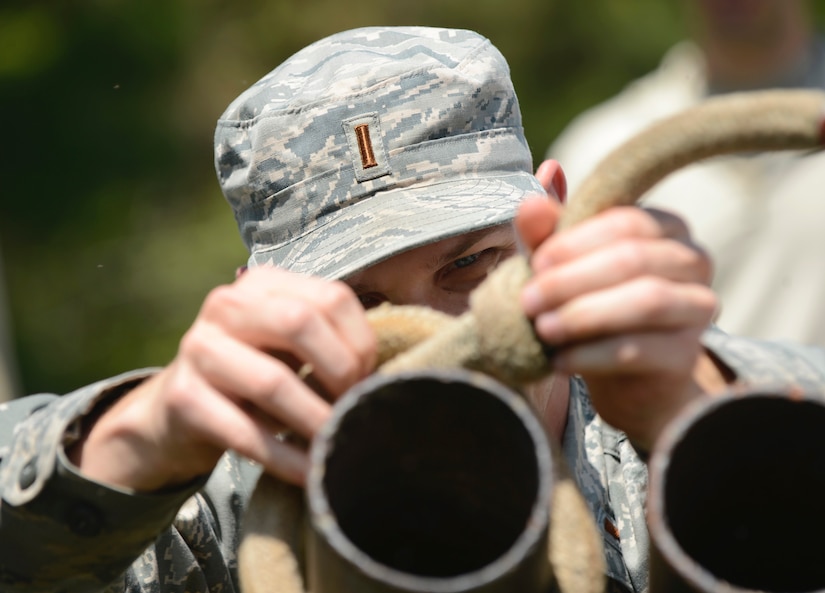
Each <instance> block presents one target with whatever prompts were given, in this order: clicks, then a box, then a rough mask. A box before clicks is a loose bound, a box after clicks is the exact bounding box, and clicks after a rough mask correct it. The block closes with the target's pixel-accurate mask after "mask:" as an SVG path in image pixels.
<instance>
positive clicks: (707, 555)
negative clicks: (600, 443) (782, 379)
mask: <svg viewBox="0 0 825 593" xmlns="http://www.w3.org/2000/svg"><path fill="white" fill-rule="evenodd" d="M823 426H825V407H823V406H822V405H819V404H815V403H813V402H811V401H805V400H794V399H789V398H785V397H749V398H741V399H735V400H732V401H731V402H729V403H728V404H725V405H722V406H720V407H718V408H717V409H716V410H715V411H714V412H713V413H712V414H708V415H706V416H704V417H702V418H700V419H699V421H697V422H696V423H695V424H694V425H693V426H691V427H690V428H689V430H688V431H687V432H686V434H685V435H684V437H683V438H682V440H681V441H680V442H679V443H678V444H677V445H676V446H675V447H674V449H673V452H672V455H671V458H670V462H669V466H668V470H667V478H666V482H665V490H664V502H665V504H664V508H665V509H666V515H667V516H666V521H667V523H668V524H669V526H670V529H671V531H672V534H673V536H674V538H675V540H676V541H677V542H679V544H680V545H681V547H682V548H683V550H684V551H685V553H687V555H688V556H690V557H691V558H692V559H693V560H695V561H696V562H697V563H698V564H699V565H700V566H702V567H703V568H704V569H705V570H707V571H708V572H709V573H711V574H712V575H713V576H714V577H716V578H717V579H720V580H723V581H727V582H729V583H730V584H732V585H734V586H738V587H742V588H747V589H755V590H764V591H776V592H779V591H785V592H803V591H816V590H822V589H825V562H823V558H825V538H823V533H825V514H823V513H822V510H821V504H822V500H823V499H822V496H823V492H825V432H823V430H822V427H823Z"/></svg>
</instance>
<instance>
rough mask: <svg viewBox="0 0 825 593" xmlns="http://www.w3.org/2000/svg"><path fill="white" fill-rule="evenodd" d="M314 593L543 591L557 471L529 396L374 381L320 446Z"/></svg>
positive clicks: (340, 405)
mask: <svg viewBox="0 0 825 593" xmlns="http://www.w3.org/2000/svg"><path fill="white" fill-rule="evenodd" d="M310 462H311V469H310V473H309V476H308V481H307V500H308V503H309V520H310V528H309V530H308V539H307V578H308V589H309V590H311V591H313V593H331V592H335V593H343V592H348V593H377V592H389V591H406V592H425V591H426V592H429V593H453V592H470V591H474V592H491V593H492V592H502V593H503V592H505V591H507V592H508V593H509V592H511V591H520V592H525V593H529V592H533V591H534V592H537V593H538V592H545V591H548V590H549V587H550V586H551V585H552V571H551V569H550V565H549V561H548V524H549V512H550V502H551V501H550V497H551V492H552V476H553V467H552V459H551V453H550V447H549V443H548V441H547V437H546V435H545V432H544V429H543V428H542V426H541V424H540V422H539V421H538V419H537V418H536V416H535V415H534V413H533V411H532V409H531V408H530V407H529V406H528V404H527V403H526V401H525V400H524V399H523V397H522V396H521V395H519V394H518V393H516V392H514V391H512V390H511V389H509V388H507V387H505V386H503V385H502V384H500V383H498V382H496V381H494V380H493V379H490V378H489V377H487V376H485V375H482V374H479V373H475V372H471V371H466V370H461V369H449V370H426V371H421V372H419V371H411V372H404V373H397V374H392V375H380V374H379V375H374V376H372V377H370V378H368V379H366V380H365V381H363V382H362V383H361V384H359V385H357V386H356V387H355V388H354V389H353V390H351V391H350V392H349V393H347V394H346V395H345V396H344V397H343V398H342V399H341V400H340V401H339V402H337V403H336V405H335V407H334V408H333V416H332V418H331V419H330V421H329V422H327V423H326V424H325V426H324V428H323V429H322V431H321V432H320V433H319V434H318V435H317V436H316V438H315V439H314V440H313V443H312V447H311V450H310Z"/></svg>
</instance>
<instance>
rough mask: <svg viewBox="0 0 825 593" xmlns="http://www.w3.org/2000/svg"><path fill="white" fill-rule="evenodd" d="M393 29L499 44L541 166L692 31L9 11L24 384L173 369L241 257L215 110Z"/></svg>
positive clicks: (460, 7)
mask: <svg viewBox="0 0 825 593" xmlns="http://www.w3.org/2000/svg"><path fill="white" fill-rule="evenodd" d="M820 12H821V11H820ZM400 24H421V25H437V26H452V27H461V28H469V29H475V30H477V31H479V32H481V33H483V34H484V35H486V36H488V37H489V38H491V39H492V41H493V42H494V43H495V44H496V45H497V46H498V47H499V48H500V49H501V50H502V52H503V53H504V55H505V56H507V58H508V60H509V62H510V66H511V69H512V74H513V79H514V82H515V85H516V89H517V91H518V92H519V97H520V100H521V104H522V110H523V113H524V120H525V127H526V130H527V137H528V141H529V142H530V145H531V147H532V149H533V153H534V155H535V158H536V160H539V159H540V158H541V155H542V154H543V152H544V150H545V148H546V147H547V146H548V144H549V143H550V141H551V140H552V139H553V137H554V136H555V135H556V134H557V133H558V132H559V131H560V130H561V128H562V127H563V126H564V125H565V124H566V123H567V122H568V121H569V120H570V119H571V118H572V117H573V116H574V115H575V114H576V113H578V112H579V111H580V110H582V109H583V108H585V107H587V106H589V105H592V104H594V103H596V102H598V101H600V100H602V99H604V98H606V97H608V96H609V95H611V94H613V93H614V92H616V91H617V90H619V89H620V88H621V87H622V86H623V85H624V84H625V83H626V82H627V81H629V80H630V79H632V78H633V77H635V76H638V75H640V74H642V73H644V72H646V71H648V70H650V69H651V68H653V67H654V66H655V65H656V63H657V62H658V60H659V57H660V55H661V53H662V52H663V51H664V50H665V49H666V48H667V47H668V46H669V45H671V44H672V43H673V42H674V41H676V40H678V39H680V38H681V37H682V36H684V34H685V27H684V23H683V22H682V16H681V14H680V10H679V4H678V3H675V2H667V1H666V2H662V1H661V0H601V1H599V2H592V1H591V2H571V1H568V2H565V1H562V0H507V2H503V1H502V0H475V1H474V2H469V1H468V0H461V1H459V0H392V1H387V0H383V1H382V0H353V1H351V2H341V1H340V0H335V1H333V0H269V1H265V0H239V1H234V2H232V1H228V0H141V1H136V0H132V1H129V0H85V1H83V2H80V1H72V0H64V1H62V2H58V1H51V2H49V1H40V2H31V1H24V0H7V1H6V2H5V3H3V5H2V6H0V102H1V103H0V107H2V113H3V114H4V118H3V119H4V125H3V128H4V133H5V138H6V140H5V141H4V142H3V146H2V148H0V154H2V158H1V159H0V180H2V185H0V252H2V253H3V254H4V257H5V260H6V261H5V268H6V280H7V285H8V289H9V301H10V306H11V313H12V324H13V327H14V330H15V331H14V337H15V345H16V348H17V353H18V360H19V363H20V368H21V377H22V382H23V387H24V391H25V392H29V393H31V392H36V391H41V390H47V391H53V392H58V393H60V392H65V391H69V390H71V389H73V388H76V387H79V386H81V385H84V384H87V383H89V382H92V381H94V380H97V379H100V378H103V377H106V376H111V375H113V374H116V373H119V372H123V371H127V370H129V369H133V368H138V367H142V366H153V365H162V364H165V363H166V362H167V361H168V360H169V359H170V358H171V357H172V356H173V355H174V352H175V350H176V347H177V343H178V340H179V339H180V337H181V335H182V334H183V333H184V332H185V331H186V328H187V327H188V325H189V324H190V323H191V321H192V320H193V319H194V317H195V315H196V314H197V310H198V307H199V304H200V302H201V301H202V299H203V297H204V296H205V295H206V294H207V292H208V291H209V290H210V288H212V287H213V286H215V285H217V284H219V283H224V282H229V281H231V280H232V278H233V277H234V269H235V267H236V266H238V265H241V264H243V263H244V261H245V259H246V253H245V250H244V248H243V246H242V244H241V241H240V238H239V237H238V234H237V229H236V228H235V225H234V221H233V219H232V214H231V211H230V210H229V207H228V206H227V205H226V204H225V203H224V201H223V198H222V196H221V194H220V191H219V188H218V185H217V182H216V180H215V175H214V169H213V165H212V154H211V151H212V133H213V130H214V123H215V120H216V118H217V116H218V115H219V114H220V113H221V112H222V111H223V109H224V107H225V106H226V105H227V104H228V103H229V102H230V101H231V100H232V99H233V98H234V97H235V96H236V95H237V94H238V93H240V92H241V91H243V90H244V89H245V88H246V87H247V86H248V85H249V84H251V83H252V82H254V81H255V80H257V79H258V78H260V77H261V76H263V75H264V74H265V73H266V72H268V71H269V70H271V69H272V68H274V67H275V66H276V65H277V64H278V63H280V62H281V61H282V60H283V59H285V58H286V57H288V56H289V55H290V54H292V53H293V52H295V51H297V50H298V49H300V48H301V47H303V46H304V45H306V44H308V43H310V42H312V41H315V40H317V39H319V38H321V37H323V36H326V35H328V34H331V33H334V32H337V31H340V30H344V29H349V28H353V27H360V26H367V25H400Z"/></svg>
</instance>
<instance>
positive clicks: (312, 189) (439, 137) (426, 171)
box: [0, 27, 823, 592]
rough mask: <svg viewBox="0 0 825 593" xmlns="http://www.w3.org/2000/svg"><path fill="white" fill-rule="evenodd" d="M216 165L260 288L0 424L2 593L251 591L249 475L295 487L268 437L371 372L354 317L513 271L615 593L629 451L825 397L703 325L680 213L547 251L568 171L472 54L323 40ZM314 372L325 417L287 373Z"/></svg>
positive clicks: (495, 68) (354, 39) (465, 38)
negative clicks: (760, 409)
mask: <svg viewBox="0 0 825 593" xmlns="http://www.w3.org/2000/svg"><path fill="white" fill-rule="evenodd" d="M215 163H216V168H217V174H218V179H219V181H220V184H221V186H222V189H223V191H224V194H225V196H226V198H227V199H228V201H229V203H230V205H231V206H232V209H233V211H234V214H235V217H236V220H237V222H238V225H239V228H240V231H241V234H242V236H243V239H244V241H245V243H246V245H247V247H248V248H249V250H250V258H249V270H248V271H246V272H245V273H243V274H241V275H240V276H239V278H238V279H237V280H236V281H235V282H234V283H233V284H232V285H229V286H222V287H218V288H216V289H215V290H214V291H213V292H212V293H211V294H210V295H209V296H208V297H207V298H206V300H205V302H204V304H203V307H202V309H201V311H200V313H199V315H198V317H197V319H196V320H195V321H194V323H193V324H192V326H191V328H190V330H189V331H188V332H187V333H186V335H185V336H184V337H183V339H182V340H181V344H180V349H179V351H178V353H177V355H176V357H175V358H174V360H172V361H171V363H170V364H169V365H168V366H166V367H165V368H162V369H144V370H137V371H133V372H130V373H126V374H124V375H121V376H119V377H115V378H111V379H107V380H104V381H101V382H100V383H97V384H94V385H90V386H88V387H84V388H82V389H79V390H78V391H76V392H74V393H71V394H68V395H65V396H63V397H59V398H58V397H55V396H50V395H40V396H31V397H28V398H23V399H21V400H18V401H17V402H15V404H14V405H12V406H9V407H8V408H7V409H5V410H4V411H3V414H2V415H0V418H2V422H3V426H4V427H5V430H3V431H2V433H0V434H2V435H3V437H2V438H3V440H2V442H0V445H2V446H3V451H4V456H3V463H2V468H1V469H0V486H2V507H0V531H2V533H0V576H2V582H3V583H4V590H6V591H17V592H34V591H47V590H48V591H54V590H61V591H90V590H101V589H106V590H109V591H134V592H137V591H141V592H142V591H153V592H154V591H163V592H172V591H189V592H194V591H197V592H205V591H223V592H228V591H236V590H237V589H238V583H237V575H236V572H237V570H236V569H237V567H236V550H237V546H238V540H239V519H240V517H241V516H242V514H243V512H244V508H245V505H246V503H247V500H248V497H249V493H250V489H251V485H252V484H254V481H255V479H256V478H257V476H258V475H259V472H260V471H261V470H262V469H263V471H266V472H269V473H272V474H274V475H276V476H279V477H280V478H282V479H283V480H287V481H290V482H293V483H295V484H303V483H304V479H305V472H306V469H307V455H306V451H305V450H304V449H302V448H301V447H300V446H298V445H296V444H293V443H292V442H290V441H284V440H281V439H278V438H277V437H276V433H278V432H280V431H282V430H285V429H286V430H290V431H292V432H294V433H295V434H297V435H300V436H302V437H304V438H306V439H311V438H312V437H313V435H314V434H315V433H316V432H317V431H318V429H319V427H321V425H322V424H323V423H324V422H325V420H326V419H327V418H328V416H329V414H330V404H331V402H330V401H329V400H335V399H336V398H337V397H339V396H340V395H341V394H342V393H344V392H345V391H346V390H347V389H348V388H349V387H351V386H352V385H354V384H355V383H357V382H358V381H359V380H361V379H362V378H364V377H366V376H367V375H368V374H369V373H370V372H371V371H372V370H373V369H374V366H375V358H376V351H375V350H376V345H375V336H374V334H373V332H372V329H371V327H370V325H369V324H368V322H367V319H366V317H365V313H364V310H365V308H369V307H373V306H375V305H377V304H379V303H384V302H389V303H393V304H418V305H428V306H431V307H433V308H435V309H439V310H441V311H445V312H448V313H453V314H455V313H459V312H461V311H463V310H465V309H466V307H467V303H468V295H469V293H470V291H471V290H472V289H473V288H474V287H476V286H477V285H478V284H479V283H480V282H481V281H482V280H483V279H484V278H485V277H486V276H487V274H488V273H489V272H490V270H491V269H493V268H494V267H495V266H496V265H497V264H498V263H499V262H500V261H502V260H504V259H505V258H507V257H509V256H511V255H513V254H514V253H516V252H517V251H519V250H523V251H524V252H525V253H529V254H531V265H532V270H533V273H534V276H533V277H532V279H531V280H530V281H529V282H528V284H527V285H526V286H525V287H524V290H523V292H522V293H521V295H520V299H521V304H522V306H523V309H524V311H525V313H526V315H527V316H528V317H529V318H530V319H532V320H533V321H534V326H535V330H536V332H537V334H538V336H539V337H540V338H541V340H543V341H544V342H545V343H547V344H548V345H550V346H553V347H555V348H557V350H558V354H557V356H556V357H555V358H554V363H553V364H554V371H555V372H554V374H553V375H552V376H551V377H550V378H549V379H547V380H545V381H542V382H540V383H539V384H537V385H535V386H532V387H531V389H530V396H531V398H532V401H533V402H534V404H535V407H536V411H537V414H539V416H540V417H541V419H542V420H543V422H544V424H545V426H546V427H547V430H548V433H549V434H550V435H551V436H552V438H554V439H556V440H557V441H558V442H559V443H561V444H562V446H563V451H564V454H565V456H566V457H567V460H568V462H569V464H570V466H571V467H572V468H573V469H574V471H575V473H576V476H577V479H578V481H579V485H580V486H581V488H582V490H583V492H584V493H585V496H586V498H587V502H588V504H589V505H590V508H591V510H592V512H593V514H594V516H595V517H596V518H597V519H598V524H599V526H600V528H601V529H603V533H602V537H603V538H604V541H605V546H604V548H605V554H606V559H607V566H608V575H607V576H608V577H609V579H610V581H609V582H610V583H611V587H612V588H615V590H628V591H644V590H645V589H646V588H647V555H648V551H647V547H648V544H647V536H646V531H645V525H644V488H645V481H646V468H645V465H644V463H643V462H642V461H641V460H640V458H639V456H638V455H637V449H638V450H641V451H644V450H647V449H648V448H649V447H650V446H651V444H652V443H653V442H654V440H655V439H656V436H657V434H658V433H659V431H660V430H661V428H662V426H663V425H664V424H665V423H666V422H667V421H668V420H669V419H670V418H671V417H672V416H673V415H674V414H675V413H676V412H677V411H678V410H679V409H680V408H681V407H682V406H683V405H685V404H686V403H687V402H690V401H693V400H695V399H697V398H701V397H706V396H707V395H706V394H708V393H712V392H716V391H720V390H722V389H724V388H725V386H726V384H727V382H728V381H730V380H733V379H734V378H735V379H736V380H738V381H741V382H748V381H757V380H760V378H763V377H769V378H771V379H773V380H782V379H793V380H794V381H795V382H796V383H797V384H799V385H801V386H803V387H804V386H806V385H813V384H815V383H816V382H817V381H821V380H822V377H823V375H822V366H815V365H814V364H813V363H812V362H809V359H805V358H802V357H799V358H797V357H795V356H794V352H793V351H792V350H789V349H779V348H777V347H770V346H768V345H758V344H753V343H750V342H747V341H739V340H737V339H734V338H731V337H728V336H726V335H724V334H721V333H719V332H715V331H713V330H709V329H708V324H709V322H710V319H711V317H712V315H713V311H714V309H715V306H716V300H715V298H714V295H713V293H712V292H711V290H710V289H709V288H708V286H707V283H708V281H709V278H710V262H709V261H708V258H707V256H706V255H705V254H704V252H703V251H702V250H700V249H697V248H696V246H695V245H694V244H693V243H691V241H690V239H689V237H688V235H687V233H686V229H685V227H684V225H682V224H681V223H680V222H679V221H678V220H677V219H675V218H674V217H672V216H669V215H664V214H662V213H658V212H653V211H643V210H641V209H638V208H616V209H613V210H611V211H608V212H606V213H604V214H602V215H600V216H597V217H594V218H593V219H592V220H590V221H587V222H585V223H582V224H580V225H578V226H576V227H574V228H573V229H571V230H568V231H565V232H562V233H558V234H553V228H554V226H555V222H556V220H557V219H558V216H559V213H560V210H561V205H560V203H559V201H558V200H557V199H555V197H553V194H556V195H557V196H558V198H560V199H563V197H564V189H563V185H564V183H563V175H562V174H561V172H560V170H559V168H558V165H557V163H554V162H552V161H551V162H547V163H545V164H543V165H542V166H541V167H540V168H539V170H538V173H537V176H538V179H537V178H536V177H535V176H534V175H533V174H532V161H531V156H530V152H529V149H528V146H527V143H526V141H525V139H524V135H523V130H522V124H521V115H520V112H519V107H518V102H517V99H516V95H515V92H514V90H513V88H512V83H511V81H510V77H509V71H508V67H507V64H506V62H505V60H504V58H503V57H502V56H501V54H500V53H499V52H498V51H497V50H496V48H495V47H494V46H493V45H492V44H491V43H490V41H489V40H487V39H485V38H483V37H481V36H480V35H478V34H476V33H473V32H470V31H462V30H449V29H435V28H417V27H402V28H388V27H377V28H367V29H358V30H354V31H348V32H344V33H341V34H338V35H333V36H331V37H329V38H326V39H323V40H321V41H318V42H317V43H315V44H313V45H310V46H309V47H307V48H305V49H304V50H302V51H300V52H298V53H297V54H296V55H294V56H292V57H291V58H289V59H288V60H286V61H285V62H284V63H283V64H281V65H280V66H279V67H278V68H276V69H275V70H274V71H272V72H271V73H270V74H268V75H266V76H265V77H264V78H262V79H261V80H260V81H259V82H257V83H256V84H254V85H253V86H252V87H251V88H250V89H248V90H247V91H246V92H244V93H243V94H242V95H241V96H240V97H238V98H237V99H236V100H235V101H234V102H233V103H232V104H231V105H230V106H229V107H228V108H227V110H226V111H225V113H224V114H223V115H222V116H221V118H220V119H219V121H218V125H217V131H216V133H215ZM539 180H540V181H541V182H540V181H539ZM545 188H546V189H547V190H549V192H548V193H549V196H548V195H546V193H545ZM531 196H532V197H533V198H532V199H528V198H530V197H531ZM514 220H515V223H514V224H513V221H514ZM307 363H308V364H309V365H311V368H312V369H313V377H314V379H315V380H316V381H317V382H318V383H319V384H320V386H321V389H319V390H318V391H322V392H324V394H326V395H327V397H328V398H329V399H325V398H324V397H322V395H321V394H319V392H318V391H316V390H313V389H312V388H311V387H310V386H309V385H308V383H306V382H304V381H302V380H301V378H300V377H299V376H298V373H297V372H296V369H297V368H298V367H300V366H302V365H305V364H307ZM594 410H597V411H598V415H597V414H596V412H595V411H594ZM608 423H609V424H608ZM12 427H14V429H13V430H12ZM107 587H108V588H107Z"/></svg>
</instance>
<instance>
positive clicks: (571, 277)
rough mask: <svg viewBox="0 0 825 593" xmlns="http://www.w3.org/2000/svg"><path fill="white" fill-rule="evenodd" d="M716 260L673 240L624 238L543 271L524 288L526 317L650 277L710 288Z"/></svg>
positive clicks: (523, 299)
mask: <svg viewBox="0 0 825 593" xmlns="http://www.w3.org/2000/svg"><path fill="white" fill-rule="evenodd" d="M711 273H712V270H711V265H710V258H709V257H708V256H707V254H706V253H705V252H704V251H703V250H700V249H698V248H695V247H693V246H691V247H688V246H686V245H684V244H682V243H679V242H676V241H670V240H653V241H651V240H641V241H639V240H622V241H618V242H617V243H616V244H614V245H612V246H611V247H610V249H600V250H597V251H594V252H591V253H588V254H585V255H583V256H581V257H579V258H578V259H576V260H574V261H572V262H569V263H563V264H558V265H556V266H553V267H552V268H549V269H547V270H545V271H543V272H541V273H538V274H536V275H534V276H533V278H531V279H530V280H529V281H528V282H527V284H525V286H524V289H523V290H522V296H521V298H522V306H523V307H524V311H525V313H526V314H527V315H528V316H530V317H535V316H536V315H538V314H540V313H541V312H542V311H551V310H553V309H555V308H557V307H559V306H561V305H562V304H563V303H566V302H567V301H569V300H571V299H573V298H575V297H577V296H579V295H583V294H587V293H589V292H594V291H597V290H602V289H605V288H609V287H611V286H615V285H618V284H620V283H623V282H627V281H630V280H632V279H634V278H640V277H644V276H658V277H661V278H663V279H668V280H671V281H677V282H699V283H703V284H709V283H710V279H711Z"/></svg>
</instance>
